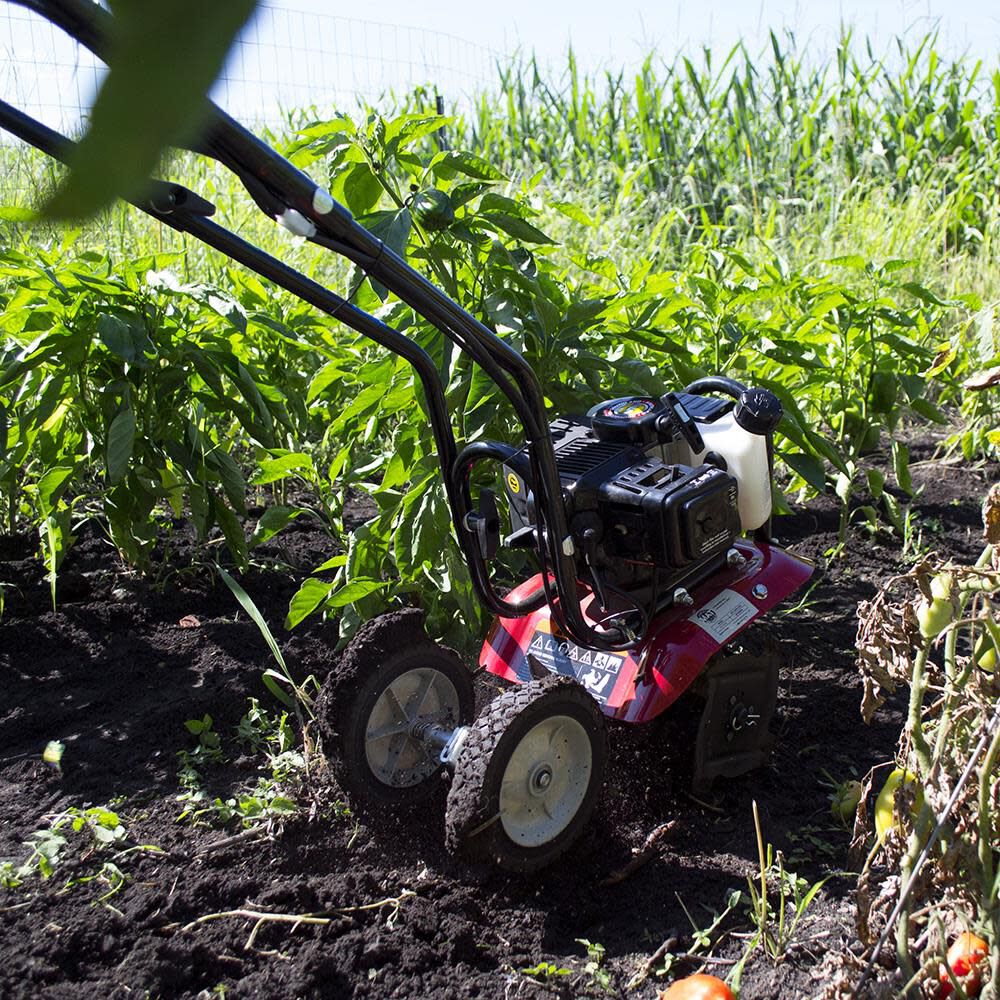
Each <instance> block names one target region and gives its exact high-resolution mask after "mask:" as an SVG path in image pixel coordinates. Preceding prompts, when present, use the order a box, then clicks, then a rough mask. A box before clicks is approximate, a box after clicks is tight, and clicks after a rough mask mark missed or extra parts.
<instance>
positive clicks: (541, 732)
mask: <svg viewBox="0 0 1000 1000" xmlns="http://www.w3.org/2000/svg"><path fill="white" fill-rule="evenodd" d="M592 758H593V751H592V748H591V744H590V740H589V738H588V736H587V732H586V730H585V729H584V728H583V726H582V725H581V724H580V723H579V722H578V721H577V720H576V719H574V718H571V717H570V716H568V715H556V716H551V717H550V718H548V719H543V720H542V721H541V722H539V723H538V724H537V725H536V726H534V727H532V728H531V729H530V730H528V732H527V733H526V734H525V735H524V737H523V738H522V739H521V741H520V742H519V743H518V744H517V746H516V747H515V748H514V751H513V753H511V755H510V759H509V760H508V761H507V766H506V768H505V769H504V773H503V779H502V781H501V785H500V810H499V811H500V822H501V823H502V824H503V828H504V830H505V831H506V833H507V836H509V837H510V839H511V840H513V841H514V842H515V843H516V844H519V845H521V846H522V847H540V846H542V845H543V844H546V843H548V842H549V841H550V840H552V839H554V838H555V837H558V836H559V834H560V833H562V831H563V830H565V829H566V827H567V826H569V824H570V823H571V822H572V820H573V817H574V816H575V815H576V813H577V811H578V810H579V808H580V806H581V805H582V804H583V800H584V798H585V797H586V794H587V788H588V787H589V784H590V775H591V769H592V767H593V759H592Z"/></svg>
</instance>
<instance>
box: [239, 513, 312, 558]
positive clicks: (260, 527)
mask: <svg viewBox="0 0 1000 1000" xmlns="http://www.w3.org/2000/svg"><path fill="white" fill-rule="evenodd" d="M308 513H310V512H309V511H308V510H307V509H306V508H305V507H282V506H277V507H268V508H267V510H265V511H264V513H263V514H262V515H261V517H260V520H259V521H258V522H257V527H256V528H254V532H253V535H252V536H251V538H250V548H256V547H257V546H258V545H263V544H264V542H266V541H268V540H269V539H271V538H273V537H274V536H275V535H276V534H278V532H279V531H281V530H282V529H283V528H285V527H287V526H288V525H289V524H290V523H291V522H292V521H294V520H295V518H297V517H299V516H300V515H301V514H308Z"/></svg>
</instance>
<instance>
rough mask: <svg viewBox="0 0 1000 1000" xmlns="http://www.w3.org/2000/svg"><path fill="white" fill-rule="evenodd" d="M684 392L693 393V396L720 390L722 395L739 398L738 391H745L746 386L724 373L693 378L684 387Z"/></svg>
mask: <svg viewBox="0 0 1000 1000" xmlns="http://www.w3.org/2000/svg"><path fill="white" fill-rule="evenodd" d="M684 391H685V392H690V393H693V394H694V395H695V396H704V395H705V394H706V393H710V392H721V393H722V395H723V396H732V397H733V399H739V398H740V393H743V392H746V391H747V387H746V386H745V385H744V384H743V383H742V382H737V381H736V379H734V378H728V377H727V376H726V375H707V376H706V377H705V378H698V379H695V380H694V381H693V382H692V383H691V384H690V385H689V386H686V387H685V389H684Z"/></svg>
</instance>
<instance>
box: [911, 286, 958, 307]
mask: <svg viewBox="0 0 1000 1000" xmlns="http://www.w3.org/2000/svg"><path fill="white" fill-rule="evenodd" d="M899 287H900V288H902V289H904V290H905V291H907V292H909V293H910V294H911V295H912V296H913V297H914V298H917V299H920V301H921V302H926V303H927V304H928V305H931V306H948V305H949V304H950V303H948V302H945V301H944V300H943V299H939V298H938V297H937V296H936V295H935V294H934V293H933V292H932V291H931V290H930V289H929V288H925V287H924V286H923V285H918V284H917V283H916V282H915V281H905V282H903V284H901V285H900V286H899Z"/></svg>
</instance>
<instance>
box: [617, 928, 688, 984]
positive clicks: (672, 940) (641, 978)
mask: <svg viewBox="0 0 1000 1000" xmlns="http://www.w3.org/2000/svg"><path fill="white" fill-rule="evenodd" d="M680 940H681V939H680V938H679V937H678V936H677V935H676V934H671V935H670V937H668V938H667V939H666V941H664V942H663V944H661V945H660V947H659V948H657V949H656V951H654V952H653V954H652V955H650V956H649V958H647V959H646V961H645V963H643V966H642V968H641V969H640V970H639V971H638V972H637V973H636V974H635V975H634V976H633V977H632V979H631V980H630V981H629V983H628V985H627V986H626V987H625V989H626V991H631V990H634V989H635V988H636V987H637V986H640V985H641V984H642V983H644V982H645V981H646V980H647V979H648V978H649V974H650V973H651V972H652V971H653V968H654V967H655V966H656V963H657V962H659V961H660V959H662V958H663V957H664V956H666V955H669V954H670V952H672V951H673V950H674V948H676V947H677V945H678V944H680Z"/></svg>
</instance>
